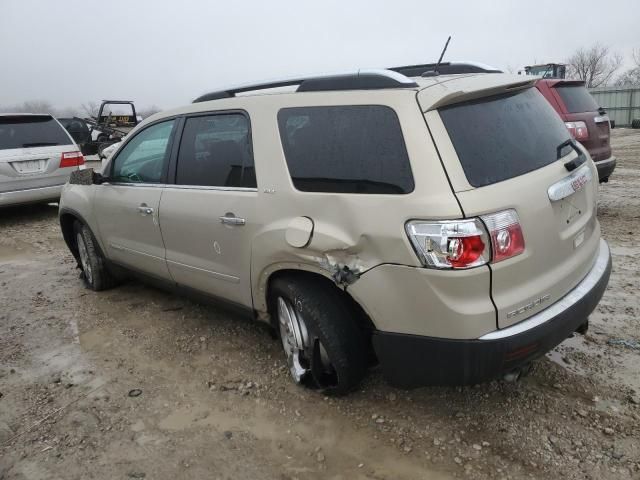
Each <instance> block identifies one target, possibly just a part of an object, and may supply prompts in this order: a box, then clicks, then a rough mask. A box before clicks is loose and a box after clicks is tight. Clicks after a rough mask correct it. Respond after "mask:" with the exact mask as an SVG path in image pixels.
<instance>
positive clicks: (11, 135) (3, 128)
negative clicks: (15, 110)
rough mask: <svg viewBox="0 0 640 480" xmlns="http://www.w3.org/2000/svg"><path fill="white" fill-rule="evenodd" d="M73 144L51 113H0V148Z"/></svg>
mask: <svg viewBox="0 0 640 480" xmlns="http://www.w3.org/2000/svg"><path fill="white" fill-rule="evenodd" d="M72 144H73V141H72V140H71V139H70V138H69V135H67V132H65V130H64V129H63V128H62V127H61V126H60V125H59V124H58V122H56V121H55V120H54V119H53V117H51V115H6V116H3V115H0V150H8V149H10V148H29V147H51V146H55V145H72Z"/></svg>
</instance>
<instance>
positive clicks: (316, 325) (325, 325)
mask: <svg viewBox="0 0 640 480" xmlns="http://www.w3.org/2000/svg"><path fill="white" fill-rule="evenodd" d="M269 303H270V312H271V315H272V318H274V319H276V320H277V322H278V326H279V331H280V337H281V340H282V344H283V349H284V350H285V355H286V357H287V362H288V366H289V369H290V372H291V375H292V377H293V380H294V381H295V382H296V383H299V384H302V385H306V386H311V387H316V388H320V389H321V390H322V391H323V392H324V393H326V394H329V395H344V394H346V393H348V392H350V391H352V390H353V389H355V388H356V387H357V385H358V384H359V383H360V381H361V380H362V378H363V377H364V375H365V373H366V368H367V348H366V342H365V339H364V335H363V334H362V331H361V330H360V328H359V327H358V325H357V324H356V322H355V318H354V312H353V311H352V309H351V308H350V307H349V305H348V303H347V302H346V299H345V298H344V296H343V294H342V292H340V291H338V290H336V289H335V288H334V287H332V286H331V285H328V284H325V283H324V282H322V281H321V280H317V279H314V278H309V277H303V276H299V277H298V276H291V277H281V278H277V279H275V280H274V281H273V283H272V285H271V289H270V302H269ZM291 322H293V323H291ZM287 324H288V325H293V326H294V330H295V332H291V331H290V329H289V328H288V327H287ZM292 354H293V357H292Z"/></svg>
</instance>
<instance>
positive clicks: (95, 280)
mask: <svg viewBox="0 0 640 480" xmlns="http://www.w3.org/2000/svg"><path fill="white" fill-rule="evenodd" d="M73 230H74V234H75V240H76V246H77V247H78V263H79V264H80V268H81V269H82V279H83V280H84V284H85V286H86V287H87V288H90V289H91V290H95V291H96V292H98V291H100V290H106V289H108V288H112V287H114V286H115V285H116V284H117V281H116V279H115V278H114V277H113V275H112V274H111V272H109V270H108V269H107V266H106V264H105V261H104V257H103V256H102V254H101V253H100V251H99V250H98V248H97V247H96V243H95V239H94V238H93V234H92V233H91V230H89V227H87V226H86V225H83V224H82V223H80V222H76V223H75V224H74V228H73Z"/></svg>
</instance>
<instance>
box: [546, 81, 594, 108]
mask: <svg viewBox="0 0 640 480" xmlns="http://www.w3.org/2000/svg"><path fill="white" fill-rule="evenodd" d="M555 88H556V90H557V92H558V93H559V94H560V98H562V102H563V103H564V106H565V107H566V108H567V112H569V113H583V112H597V111H598V109H599V108H600V106H599V105H598V104H597V103H596V101H595V99H594V98H593V97H592V96H591V94H590V93H589V92H588V91H587V89H586V88H585V87H583V86H582V85H562V84H561V85H558V86H556V87H555Z"/></svg>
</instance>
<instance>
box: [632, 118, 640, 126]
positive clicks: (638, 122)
mask: <svg viewBox="0 0 640 480" xmlns="http://www.w3.org/2000/svg"><path fill="white" fill-rule="evenodd" d="M631 128H640V118H636V119H634V120H633V121H632V122H631Z"/></svg>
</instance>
